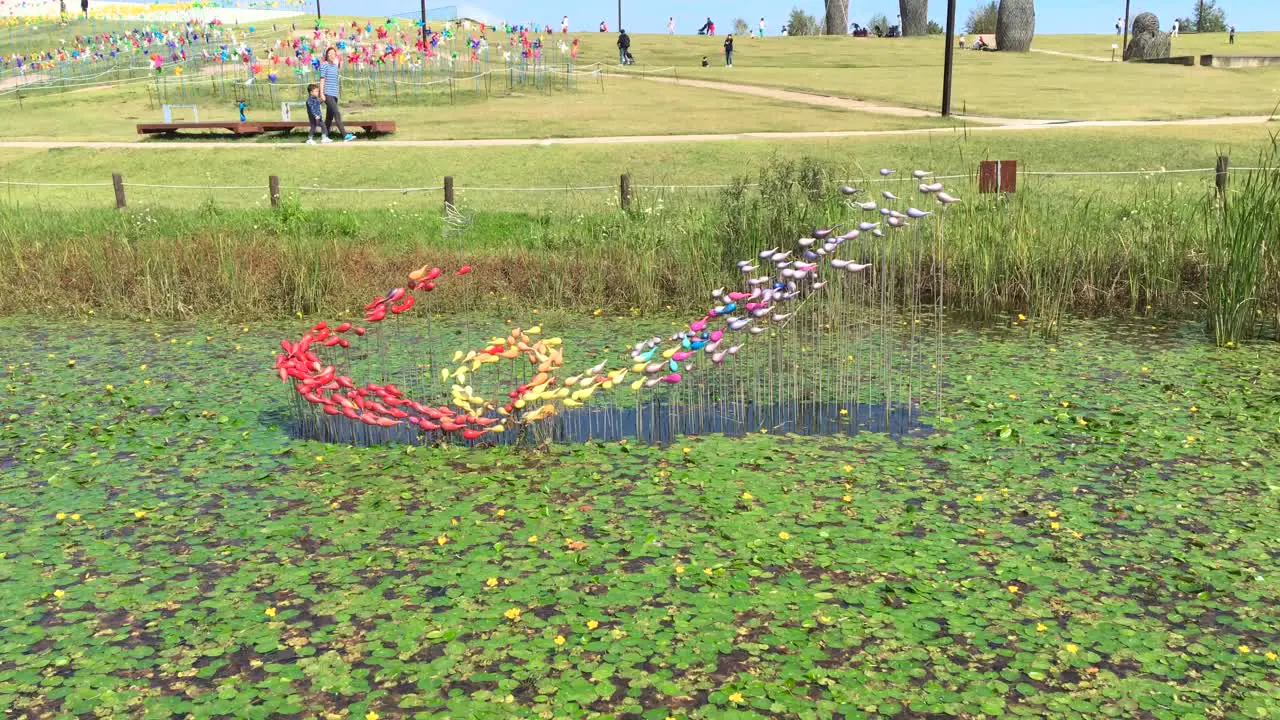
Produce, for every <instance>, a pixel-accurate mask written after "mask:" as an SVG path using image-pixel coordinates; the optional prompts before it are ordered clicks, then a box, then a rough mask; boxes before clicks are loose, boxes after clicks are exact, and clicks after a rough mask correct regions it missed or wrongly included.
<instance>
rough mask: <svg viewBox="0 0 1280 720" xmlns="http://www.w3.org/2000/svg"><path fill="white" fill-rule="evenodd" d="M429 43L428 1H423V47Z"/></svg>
mask: <svg viewBox="0 0 1280 720" xmlns="http://www.w3.org/2000/svg"><path fill="white" fill-rule="evenodd" d="M426 43H427V0H422V46H423V47H424V48H425V47H426Z"/></svg>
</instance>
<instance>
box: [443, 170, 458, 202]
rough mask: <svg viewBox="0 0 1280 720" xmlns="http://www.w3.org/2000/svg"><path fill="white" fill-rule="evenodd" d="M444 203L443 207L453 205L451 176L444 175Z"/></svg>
mask: <svg viewBox="0 0 1280 720" xmlns="http://www.w3.org/2000/svg"><path fill="white" fill-rule="evenodd" d="M444 204H445V207H455V205H454V203H453V176H452V175H445V176H444Z"/></svg>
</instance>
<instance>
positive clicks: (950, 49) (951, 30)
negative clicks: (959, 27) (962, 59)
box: [942, 0, 956, 117]
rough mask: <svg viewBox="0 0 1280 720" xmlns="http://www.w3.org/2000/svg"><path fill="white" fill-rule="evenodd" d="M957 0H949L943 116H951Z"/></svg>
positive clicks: (944, 65) (944, 64) (943, 71)
mask: <svg viewBox="0 0 1280 720" xmlns="http://www.w3.org/2000/svg"><path fill="white" fill-rule="evenodd" d="M955 52H956V0H947V54H946V60H945V61H944V62H943V70H942V117H950V116H951V71H952V70H953V69H954V67H955V59H956V57H955Z"/></svg>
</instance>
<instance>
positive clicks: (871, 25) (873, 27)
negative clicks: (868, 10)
mask: <svg viewBox="0 0 1280 720" xmlns="http://www.w3.org/2000/svg"><path fill="white" fill-rule="evenodd" d="M867 31H868V32H870V33H871V34H872V35H875V36H876V37H884V36H885V35H888V34H889V18H887V17H885V15H884V13H878V14H875V15H872V16H871V21H870V22H868V23H867Z"/></svg>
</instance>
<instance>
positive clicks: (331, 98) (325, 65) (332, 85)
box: [320, 47, 356, 144]
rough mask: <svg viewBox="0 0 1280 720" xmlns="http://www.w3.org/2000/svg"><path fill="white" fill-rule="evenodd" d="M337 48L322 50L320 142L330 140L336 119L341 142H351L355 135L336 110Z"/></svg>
mask: <svg viewBox="0 0 1280 720" xmlns="http://www.w3.org/2000/svg"><path fill="white" fill-rule="evenodd" d="M339 63H340V61H339V59H338V48H336V47H330V48H329V49H327V50H325V51H324V62H322V63H320V94H321V95H323V96H324V139H322V140H321V141H320V142H321V143H322V144H323V143H327V142H332V140H330V139H329V133H330V132H332V131H333V123H334V121H335V120H337V121H338V132H340V133H342V141H343V142H351V141H352V140H355V139H356V136H355V135H352V134H351V133H349V132H347V128H346V126H344V125H343V124H342V112H341V111H340V110H338V65H339Z"/></svg>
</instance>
